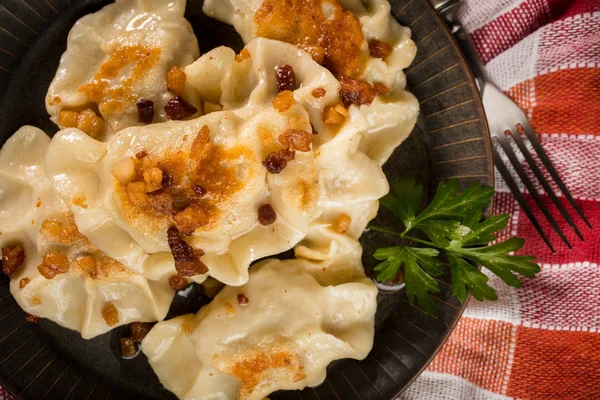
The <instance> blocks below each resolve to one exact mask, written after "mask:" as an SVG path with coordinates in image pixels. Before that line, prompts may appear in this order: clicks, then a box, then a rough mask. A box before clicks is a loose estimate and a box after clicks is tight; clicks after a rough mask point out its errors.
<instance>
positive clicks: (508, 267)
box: [447, 237, 540, 287]
mask: <svg viewBox="0 0 600 400" xmlns="http://www.w3.org/2000/svg"><path fill="white" fill-rule="evenodd" d="M524 244H525V240H524V239H521V238H516V237H513V238H510V239H508V240H507V241H505V242H501V243H497V244H495V245H493V246H488V247H474V248H463V247H461V245H462V243H461V242H459V241H452V242H451V243H450V247H449V248H448V249H447V251H449V252H451V253H454V254H456V255H457V256H460V257H463V258H466V259H468V260H471V261H473V262H475V263H477V264H479V265H481V266H483V267H485V268H487V269H489V270H490V271H492V272H493V273H494V274H495V275H498V276H499V277H500V278H501V279H502V280H503V281H504V282H506V283H507V284H508V285H510V286H513V287H521V281H520V280H519V278H517V276H516V275H515V274H514V273H513V272H517V273H519V274H521V275H523V276H526V277H528V278H534V277H535V274H537V273H538V272H540V267H539V265H537V264H536V263H534V262H533V260H534V259H535V257H534V256H515V255H510V254H509V253H511V252H513V251H517V250H519V249H520V248H521V247H523V245H524Z"/></svg>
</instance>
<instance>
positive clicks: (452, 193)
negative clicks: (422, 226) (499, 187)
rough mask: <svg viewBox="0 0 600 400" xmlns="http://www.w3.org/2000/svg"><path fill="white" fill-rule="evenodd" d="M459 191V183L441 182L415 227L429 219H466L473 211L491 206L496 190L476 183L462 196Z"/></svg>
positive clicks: (416, 220) (462, 193) (454, 181)
mask: <svg viewBox="0 0 600 400" xmlns="http://www.w3.org/2000/svg"><path fill="white" fill-rule="evenodd" d="M457 191H458V181H457V180H456V179H453V180H451V181H449V182H440V184H439V186H438V189H437V191H436V192H435V196H434V197H433V200H432V201H431V203H430V204H429V206H427V208H425V210H423V212H422V213H421V214H419V216H418V217H416V218H415V220H414V222H413V225H415V226H418V225H419V223H421V222H423V221H426V220H428V219H444V218H451V219H458V220H461V219H462V218H464V217H466V216H467V215H468V214H469V212H470V211H471V209H473V208H475V209H484V208H485V207H487V206H488V205H489V204H490V201H491V200H492V197H493V196H494V189H493V188H490V187H485V186H481V185H479V184H478V183H474V184H472V185H471V186H469V187H468V188H467V189H465V190H463V191H462V192H461V193H460V194H456V192H457Z"/></svg>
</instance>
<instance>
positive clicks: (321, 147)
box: [186, 38, 393, 206]
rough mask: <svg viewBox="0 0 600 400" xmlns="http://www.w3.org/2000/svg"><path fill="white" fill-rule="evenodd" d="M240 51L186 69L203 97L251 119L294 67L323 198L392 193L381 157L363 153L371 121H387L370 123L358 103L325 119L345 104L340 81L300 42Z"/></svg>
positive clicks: (333, 201)
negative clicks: (301, 47)
mask: <svg viewBox="0 0 600 400" xmlns="http://www.w3.org/2000/svg"><path fill="white" fill-rule="evenodd" d="M240 55H242V57H239V56H240ZM240 55H238V56H237V57H236V56H235V54H234V53H233V51H231V50H230V49H227V48H223V47H221V48H217V49H215V50H213V51H211V52H208V53H206V54H204V55H203V56H202V57H200V58H199V59H198V60H197V61H196V62H195V63H194V64H192V65H190V66H188V67H187V68H186V73H187V74H188V77H189V82H190V86H193V87H194V88H196V92H197V96H199V97H200V98H201V99H203V100H207V99H208V101H211V102H219V104H220V105H221V106H222V107H223V108H224V109H225V110H231V111H232V112H234V113H235V114H236V115H239V116H241V117H242V118H248V116H251V115H255V114H256V113H257V112H259V111H260V110H263V109H265V108H270V107H272V103H273V102H274V101H276V100H274V99H276V98H278V97H280V96H281V93H279V94H278V78H277V71H278V70H280V69H282V68H287V69H289V70H291V71H292V72H293V75H294V77H295V78H294V79H293V84H292V85H291V90H292V91H293V102H294V103H296V104H299V105H301V106H302V107H303V108H304V109H306V112H307V113H308V117H309V120H310V124H311V126H312V128H314V132H315V133H316V136H315V137H314V141H315V143H314V147H315V148H316V151H315V155H316V157H317V164H318V168H317V174H320V175H321V176H320V179H318V180H319V183H320V186H321V191H322V193H323V196H320V198H322V199H323V201H326V202H327V204H329V205H338V206H348V205H350V204H356V203H362V202H364V201H367V200H377V199H379V198H381V197H382V196H384V195H385V194H386V193H387V191H388V185H387V181H386V179H385V176H384V175H383V172H382V171H381V168H380V165H379V160H374V159H372V158H370V157H369V155H368V154H365V152H364V151H363V146H364V142H365V141H369V139H367V138H365V136H366V135H369V132H368V126H369V124H370V123H371V122H373V123H378V124H379V123H381V121H376V122H375V121H371V122H370V121H369V118H365V116H364V115H363V113H361V112H360V111H359V110H358V109H356V108H354V107H353V108H350V109H349V110H345V109H344V111H343V112H347V113H346V117H342V118H341V120H340V122H339V123H337V124H333V123H329V122H328V121H325V119H326V117H325V115H326V114H327V112H328V111H329V110H331V109H333V108H334V107H336V108H339V107H338V106H341V104H339V103H340V100H339V96H338V92H339V90H340V83H339V82H338V80H337V79H336V78H335V77H334V76H333V75H332V74H331V72H329V71H328V70H327V69H325V68H323V67H322V66H320V65H318V64H317V63H316V62H315V61H313V60H312V58H311V57H310V55H308V54H307V53H305V52H304V51H302V50H299V49H298V48H297V47H296V46H293V45H290V44H287V43H283V42H280V41H275V40H269V39H264V38H258V39H254V40H252V41H251V42H250V43H249V44H248V45H247V46H246V47H245V48H244V50H243V51H242V52H241V53H240ZM206 76H210V79H209V82H211V83H210V84H208V85H203V82H204V81H203V78H204V77H206ZM342 108H343V107H342ZM371 120H374V118H371ZM381 125H382V126H383V127H385V126H386V125H385V124H381ZM392 150H393V149H392ZM390 151H391V150H390Z"/></svg>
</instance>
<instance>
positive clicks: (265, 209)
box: [258, 204, 277, 226]
mask: <svg viewBox="0 0 600 400" xmlns="http://www.w3.org/2000/svg"><path fill="white" fill-rule="evenodd" d="M276 219H277V214H276V213H275V210H273V207H271V205H270V204H263V205H262V206H260V207H259V208H258V222H259V223H260V224H261V225H262V226H267V225H271V224H272V223H273V222H275V220H276Z"/></svg>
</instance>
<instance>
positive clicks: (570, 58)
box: [401, 0, 600, 400]
mask: <svg viewBox="0 0 600 400" xmlns="http://www.w3.org/2000/svg"><path fill="white" fill-rule="evenodd" d="M464 3H466V4H464V7H463V10H462V21H463V23H464V24H465V26H466V29H467V30H468V31H469V32H471V37H472V38H473V40H474V42H475V44H476V46H477V48H478V50H479V52H480V55H481V56H482V58H483V60H484V61H485V62H486V63H487V69H488V71H489V73H490V75H491V78H492V79H493V81H494V82H495V83H496V84H497V85H498V86H500V88H501V89H502V90H504V91H505V92H506V93H508V94H509V95H510V96H511V97H512V98H513V99H514V100H515V101H516V102H517V103H518V104H519V105H520V106H521V107H522V108H523V109H525V110H526V112H527V114H528V116H529V119H530V120H531V123H532V125H533V128H534V130H535V131H536V132H537V133H538V134H540V135H541V141H542V144H543V146H544V148H545V149H546V151H547V152H548V154H549V155H550V157H551V159H552V160H553V161H554V163H555V165H556V166H557V169H558V171H559V172H560V174H561V175H562V177H563V178H564V180H565V183H566V184H567V186H568V187H569V188H570V189H571V193H572V194H573V196H574V197H575V199H576V200H577V202H578V203H579V204H580V206H581V208H582V209H583V210H584V212H585V213H586V216H587V217H588V219H589V220H590V222H591V223H592V225H593V226H594V227H595V229H594V230H589V229H587V227H586V226H585V225H584V224H583V222H582V221H581V220H580V219H579V218H577V217H576V214H575V212H574V211H572V214H573V215H574V216H575V217H574V220H575V222H576V223H577V225H578V226H579V228H580V230H581V231H582V233H583V235H584V237H585V239H586V241H585V242H581V241H579V240H578V239H577V237H576V236H575V234H574V233H573V231H572V230H571V229H570V228H569V227H568V225H567V223H566V222H565V221H564V220H563V219H562V217H561V216H560V214H559V213H558V212H556V210H554V209H553V206H552V205H551V203H550V201H549V200H548V198H547V197H546V196H543V198H544V199H545V200H546V201H547V203H548V208H549V209H552V211H553V214H554V216H555V218H556V220H557V221H559V224H560V225H561V228H562V229H563V231H564V232H565V234H566V235H567V238H568V240H569V241H570V242H571V243H572V244H573V250H569V249H568V248H567V247H566V246H565V245H563V244H562V243H560V239H559V238H558V235H556V234H555V233H554V232H553V231H552V229H551V227H550V225H549V224H548V223H545V224H542V225H543V228H544V230H545V231H546V232H548V233H549V234H550V235H549V236H550V239H551V240H552V242H553V244H555V248H556V250H557V254H552V253H551V252H550V251H549V250H548V248H547V247H545V245H544V243H543V242H542V239H541V238H540V237H539V236H538V235H537V234H536V231H535V229H534V228H533V226H532V224H531V223H530V222H529V220H528V219H527V217H526V216H525V214H524V213H523V212H521V210H520V207H519V205H518V204H517V203H516V201H515V199H514V197H513V196H512V195H511V194H510V191H509V190H508V188H507V187H506V185H505V184H504V182H503V181H502V178H501V177H500V176H499V175H498V174H497V176H496V190H497V194H496V197H495V212H497V213H510V214H511V215H512V218H511V221H510V225H509V228H508V229H507V230H506V232H505V237H506V236H508V235H518V236H521V237H524V238H526V239H527V243H526V245H525V248H524V252H526V253H529V254H534V255H536V256H537V257H538V262H539V263H540V266H541V269H542V270H541V272H540V274H539V276H538V277H537V278H536V279H533V280H525V281H524V284H523V288H522V289H513V288H509V287H507V286H506V285H505V284H503V283H502V282H501V281H500V280H499V279H497V278H491V284H492V285H493V286H494V287H495V288H496V289H497V291H498V295H499V298H500V299H499V300H498V301H497V302H495V303H494V302H485V303H479V302H477V301H475V300H471V302H470V303H469V305H468V307H467V310H466V312H465V314H464V318H462V319H461V321H460V322H459V323H458V327H457V328H456V331H455V332H454V333H453V334H452V336H451V338H450V340H449V341H448V343H447V344H446V345H445V346H444V348H443V349H442V351H441V352H440V353H439V355H438V356H437V357H436V358H435V360H434V361H433V362H432V363H431V365H430V366H429V368H428V369H427V371H426V372H425V373H423V375H422V376H420V377H419V378H418V379H417V381H416V382H415V383H414V384H413V385H412V386H410V387H409V388H408V389H407V391H406V392H405V393H404V395H403V396H402V397H401V398H402V399H405V400H408V399H419V400H421V399H426V400H437V399H469V400H470V399H507V398H519V399H540V400H542V399H543V400H555V399H569V400H577V399H582V400H583V399H586V400H588V399H589V400H591V399H600V333H599V332H598V330H599V329H600V266H599V263H600V0H467V1H464ZM525 163H526V162H525ZM532 177H533V175H532ZM540 193H542V192H541V188H540ZM526 197H527V199H528V201H529V202H530V204H531V205H532V209H534V210H536V215H537V217H538V219H539V220H540V221H543V220H544V217H543V215H542V214H541V212H539V211H537V208H536V206H535V205H534V203H533V201H532V199H531V197H530V196H529V195H528V194H526ZM562 199H563V198H562V197H561V200H562ZM565 204H567V203H566V202H565Z"/></svg>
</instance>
